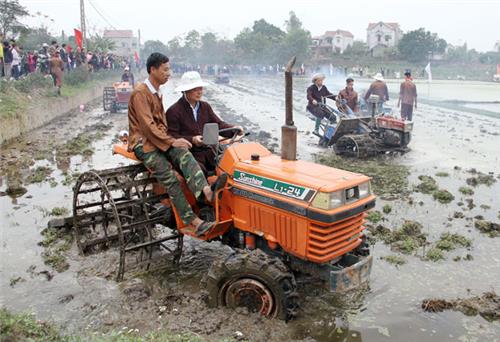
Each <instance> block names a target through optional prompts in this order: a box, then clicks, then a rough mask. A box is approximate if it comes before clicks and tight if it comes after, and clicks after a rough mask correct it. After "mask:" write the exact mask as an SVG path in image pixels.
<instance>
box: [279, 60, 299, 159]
mask: <svg viewBox="0 0 500 342" xmlns="http://www.w3.org/2000/svg"><path fill="white" fill-rule="evenodd" d="M295 60H296V57H295V56H294V57H292V59H290V61H289V62H288V64H287V65H286V69H285V114H286V118H285V124H284V125H283V126H281V159H285V160H297V127H295V125H294V122H293V86H292V84H293V73H292V68H293V65H294V64H295Z"/></svg>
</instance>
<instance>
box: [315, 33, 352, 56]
mask: <svg viewBox="0 0 500 342" xmlns="http://www.w3.org/2000/svg"><path fill="white" fill-rule="evenodd" d="M353 42H354V36H353V34H352V33H351V32H349V31H345V30H336V31H326V32H325V33H324V34H323V35H321V36H316V37H313V38H312V46H311V48H312V49H313V51H315V53H316V54H322V55H329V54H331V53H343V52H344V50H345V49H346V48H347V47H348V46H352V44H353Z"/></svg>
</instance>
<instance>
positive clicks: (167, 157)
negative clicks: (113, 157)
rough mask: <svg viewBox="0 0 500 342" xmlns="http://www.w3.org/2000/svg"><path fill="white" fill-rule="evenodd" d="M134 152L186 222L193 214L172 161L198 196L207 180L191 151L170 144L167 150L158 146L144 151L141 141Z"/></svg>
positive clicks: (185, 222) (190, 219)
mask: <svg viewBox="0 0 500 342" xmlns="http://www.w3.org/2000/svg"><path fill="white" fill-rule="evenodd" d="M134 153H135V155H136V156H137V158H139V160H142V162H143V163H144V165H145V166H146V167H147V168H148V169H149V170H151V172H152V175H153V177H155V178H156V180H157V181H158V183H160V184H161V185H162V186H163V187H164V188H165V190H166V191H167V193H168V196H169V197H170V200H171V201H172V203H173V205H174V207H175V209H176V210H177V213H178V214H179V215H180V217H181V219H182V221H183V222H184V224H189V223H190V222H191V221H192V220H193V219H194V218H195V214H194V213H193V209H191V206H190V205H189V203H188V201H187V200H186V197H185V196H184V193H183V192H182V188H181V184H180V183H179V180H178V179H177V177H176V175H175V170H174V168H173V167H172V164H173V165H174V167H175V168H177V169H179V170H180V171H181V173H182V175H183V177H184V179H186V182H187V185H188V188H189V190H191V192H192V193H193V194H194V196H195V197H196V198H198V197H199V196H200V195H201V194H202V192H203V188H204V187H206V186H208V183H207V180H206V178H205V176H204V174H203V171H201V169H200V166H199V165H198V162H197V161H196V159H194V157H193V155H192V154H191V152H189V151H188V150H186V149H182V148H177V147H170V148H169V149H168V150H167V151H166V152H162V151H160V150H154V151H152V152H144V150H143V148H142V145H138V146H136V147H135V148H134Z"/></svg>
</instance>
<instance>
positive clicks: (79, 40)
mask: <svg viewBox="0 0 500 342" xmlns="http://www.w3.org/2000/svg"><path fill="white" fill-rule="evenodd" d="M74 30H75V42H76V45H78V47H79V48H80V49H81V48H82V47H83V35H82V31H80V30H77V29H74Z"/></svg>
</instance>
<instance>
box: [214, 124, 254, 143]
mask: <svg viewBox="0 0 500 342" xmlns="http://www.w3.org/2000/svg"><path fill="white" fill-rule="evenodd" d="M231 131H234V133H233V136H232V137H229V138H223V139H220V140H219V143H221V142H225V141H226V140H228V139H231V140H229V141H228V142H227V143H226V144H229V145H230V144H232V143H234V141H235V140H236V138H237V137H238V136H240V134H239V133H240V132H241V133H243V134H241V137H244V136H245V135H247V134H244V132H243V131H242V130H240V129H239V128H238V127H229V128H223V129H220V130H219V134H220V133H223V132H231Z"/></svg>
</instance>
